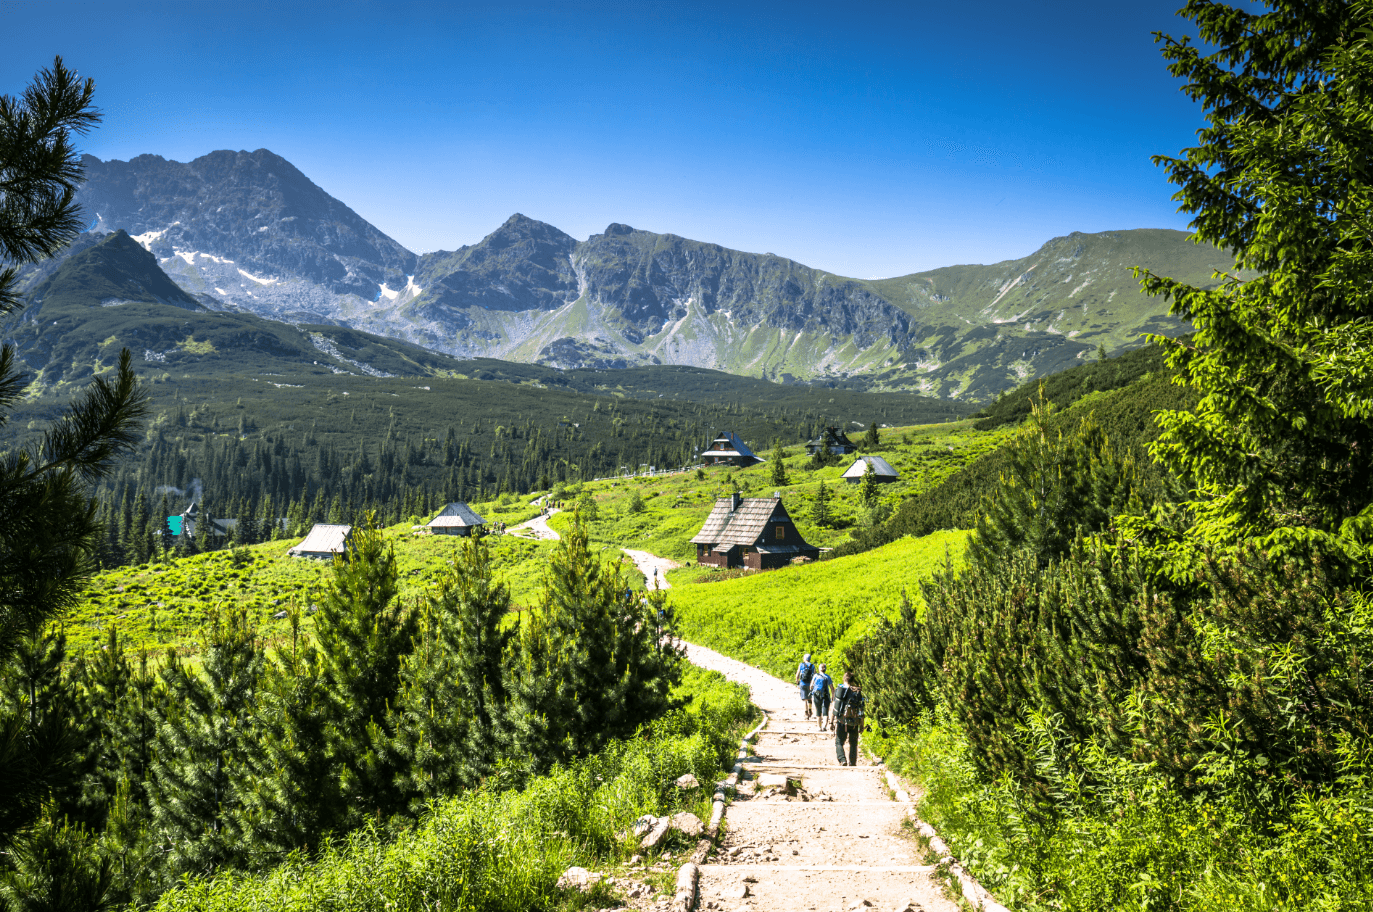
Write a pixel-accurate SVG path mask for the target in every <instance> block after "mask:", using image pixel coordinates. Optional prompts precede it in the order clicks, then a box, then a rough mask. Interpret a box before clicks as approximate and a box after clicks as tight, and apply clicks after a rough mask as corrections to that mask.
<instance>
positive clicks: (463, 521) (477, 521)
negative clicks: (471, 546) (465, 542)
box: [425, 501, 486, 535]
mask: <svg viewBox="0 0 1373 912" xmlns="http://www.w3.org/2000/svg"><path fill="white" fill-rule="evenodd" d="M484 525H486V520H484V519H482V518H481V517H480V516H478V515H477V512H476V511H475V510H473V509H472V508H471V507H469V506H468V505H467V504H465V503H462V502H461V501H457V502H454V503H451V504H449V505H448V506H446V507H444V508H443V510H442V511H441V512H440V513H439V515H438V516H435V517H434V518H433V519H431V520H429V523H428V525H427V526H426V527H425V528H427V529H428V530H429V532H430V533H431V534H433V535H471V534H472V533H473V532H476V531H479V530H480V529H481V527H482V526H484Z"/></svg>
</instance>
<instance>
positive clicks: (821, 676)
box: [810, 663, 834, 731]
mask: <svg viewBox="0 0 1373 912" xmlns="http://www.w3.org/2000/svg"><path fill="white" fill-rule="evenodd" d="M833 696H834V679H833V678H831V677H830V676H829V675H828V674H826V673H825V666H824V664H823V663H821V665H820V669H819V670H818V671H817V672H815V676H814V677H812V678H811V679H810V701H811V703H813V704H814V705H815V717H816V718H817V719H819V720H820V730H821V731H824V730H825V723H826V722H827V721H828V720H827V719H826V716H828V715H829V714H830V699H831V698H832V697H833Z"/></svg>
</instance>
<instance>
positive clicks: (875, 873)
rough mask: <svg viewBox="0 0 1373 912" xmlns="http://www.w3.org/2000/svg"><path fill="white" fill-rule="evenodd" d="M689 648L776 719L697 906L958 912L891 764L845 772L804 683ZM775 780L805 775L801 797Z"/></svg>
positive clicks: (704, 869)
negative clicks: (910, 817)
mask: <svg viewBox="0 0 1373 912" xmlns="http://www.w3.org/2000/svg"><path fill="white" fill-rule="evenodd" d="M626 553H630V554H631V556H634V555H633V553H632V552H626ZM637 562H638V561H637V558H636V563H637ZM683 645H684V646H685V648H686V654H687V658H688V659H689V660H690V661H691V662H692V663H693V664H696V665H699V666H701V667H702V668H709V669H711V670H714V671H718V672H720V673H721V674H723V675H724V676H725V677H727V678H729V679H730V680H732V681H738V682H739V683H741V684H745V685H747V686H748V687H749V688H750V689H751V690H752V692H753V702H754V704H756V705H757V706H759V707H761V708H762V709H764V710H765V711H767V713H768V715H769V716H770V718H771V721H770V722H769V723H768V726H767V727H766V728H765V729H763V731H762V732H760V733H759V736H758V740H757V744H756V745H755V747H754V751H753V756H752V757H750V758H749V759H748V761H746V766H745V772H744V774H743V775H742V776H741V777H740V788H739V793H738V795H737V797H736V799H735V801H734V803H733V804H731V805H730V806H729V809H728V810H727V812H726V815H725V818H726V821H727V824H728V825H727V827H726V832H727V835H726V836H725V838H724V841H723V842H722V843H721V846H720V848H719V850H718V851H717V852H716V853H715V855H714V856H713V857H712V858H710V859H709V860H707V862H706V863H705V864H704V865H702V866H701V881H700V899H699V901H698V905H697V908H698V909H700V910H728V912H849V910H853V909H854V908H855V907H856V906H860V905H862V906H863V908H864V909H865V910H866V909H867V908H869V907H871V909H872V912H896V910H906V909H911V910H926V912H957V909H958V906H957V905H956V904H955V903H954V902H953V901H952V900H950V899H948V898H947V897H946V896H945V895H944V893H943V891H942V889H941V887H940V885H939V883H938V882H937V881H935V880H934V879H933V878H932V876H931V873H932V871H933V867H932V866H930V865H926V864H924V863H923V860H922V856H921V852H920V849H919V847H918V846H917V845H916V844H915V842H914V841H913V840H911V839H909V838H908V837H907V836H906V835H905V833H904V832H903V831H902V829H901V822H902V820H903V819H904V817H905V815H906V808H905V807H904V806H903V805H900V804H897V803H896V802H894V801H892V800H890V798H889V797H888V795H887V789H886V785H885V782H884V780H883V778H882V773H883V771H884V770H885V767H883V766H871V765H869V764H868V761H867V760H866V759H860V761H859V765H858V766H856V767H841V766H839V765H838V764H837V763H836V761H835V754H834V736H833V735H832V734H831V733H829V732H820V731H819V730H818V728H817V726H816V723H815V722H814V721H813V720H807V719H806V718H805V712H804V710H803V708H802V704H801V698H800V695H799V694H798V692H797V688H796V686H795V685H794V684H789V683H787V682H786V681H781V680H779V679H777V678H774V677H773V676H772V675H770V674H768V673H767V672H765V671H762V670H760V669H757V668H754V667H753V666H751V665H747V664H745V663H743V662H739V661H736V660H734V659H731V658H727V657H726V656H723V655H720V654H719V653H718V652H714V651H712V650H709V649H706V648H704V647H701V646H695V645H693V644H690V643H684V644H683ZM798 658H799V657H798ZM774 773H781V774H784V775H785V776H787V777H788V778H790V779H797V778H799V779H800V780H801V793H800V794H798V795H797V796H796V797H788V796H787V795H786V794H785V793H784V792H781V791H772V790H757V789H756V788H755V787H756V785H757V782H758V777H759V776H760V775H762V774H774ZM744 886H747V888H748V889H747V890H744V889H742V888H743V887H744ZM741 894H746V895H741ZM865 901H866V902H865Z"/></svg>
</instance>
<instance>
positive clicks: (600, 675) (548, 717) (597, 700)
mask: <svg viewBox="0 0 1373 912" xmlns="http://www.w3.org/2000/svg"><path fill="white" fill-rule="evenodd" d="M657 630H658V627H657V618H656V616H655V614H654V610H653V609H652V608H651V607H650V606H649V605H648V604H647V602H646V601H644V600H641V599H635V598H634V597H633V596H632V593H631V592H630V591H629V589H628V586H627V584H626V582H625V579H624V576H623V575H622V573H621V572H620V569H619V565H618V564H603V563H601V562H600V561H599V560H598V559H597V558H596V557H595V556H594V555H593V554H592V552H591V549H590V544H589V540H588V536H587V531H586V526H585V525H584V523H582V522H581V521H580V520H578V521H575V522H574V524H573V527H572V529H571V531H570V532H569V533H568V534H567V535H566V536H565V537H564V538H563V539H562V541H561V542H560V543H559V544H558V547H557V548H556V549H555V550H554V552H553V554H552V556H551V558H550V560H549V566H548V571H547V576H546V577H545V581H544V591H543V597H542V602H541V605H540V610H539V611H538V612H536V613H534V614H533V616H532V617H531V618H530V619H529V621H528V622H527V624H526V625H524V626H522V628H521V631H520V650H519V658H518V664H517V670H516V673H515V676H514V679H513V680H512V681H511V696H512V700H511V716H510V718H511V725H512V744H513V749H512V750H511V752H510V754H509V759H510V761H511V763H512V764H515V765H522V766H524V767H525V769H526V770H529V771H539V770H542V769H546V768H548V766H550V765H552V764H553V763H558V762H566V761H568V760H570V759H572V758H574V757H580V756H586V755H588V754H591V753H594V752H595V751H597V750H599V749H600V748H601V747H603V746H604V745H605V744H606V743H607V742H609V741H610V740H611V739H614V738H626V737H629V736H630V735H632V734H633V733H634V732H635V730H636V729H637V728H638V727H639V726H640V725H642V724H644V723H645V722H648V721H650V720H652V719H653V718H655V717H657V716H658V715H660V714H662V713H663V712H665V711H666V710H667V709H669V708H670V707H671V706H672V700H671V697H670V696H669V692H670V689H671V687H672V685H673V684H674V683H675V682H676V681H677V680H678V678H679V676H680V673H681V672H680V658H681V655H680V653H679V652H678V651H677V649H676V648H674V647H672V646H670V645H667V644H666V643H664V642H663V641H662V640H661V639H660V638H659V637H658V635H657Z"/></svg>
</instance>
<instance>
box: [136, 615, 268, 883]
mask: <svg viewBox="0 0 1373 912" xmlns="http://www.w3.org/2000/svg"><path fill="white" fill-rule="evenodd" d="M207 635H208V641H207V643H206V647H205V650H204V651H203V652H202V654H201V662H200V667H199V668H196V667H192V666H191V665H190V664H189V663H187V662H186V661H185V660H184V659H182V658H181V657H180V656H179V655H177V654H176V653H175V652H168V654H167V659H166V662H165V663H164V664H163V666H162V669H161V677H162V682H163V684H164V686H165V687H166V689H167V699H166V700H165V701H159V702H158V704H157V706H156V707H155V710H154V711H155V713H156V718H157V722H158V725H157V740H156V747H155V749H154V752H153V762H152V772H153V781H152V787H151V804H152V811H153V818H154V821H155V823H156V827H157V829H158V830H159V831H160V833H161V837H162V839H163V840H165V841H166V844H167V859H166V862H165V867H166V869H167V872H168V873H169V874H170V875H171V877H172V878H175V877H178V876H180V875H182V874H196V875H203V874H209V873H213V872H214V871H216V870H219V869H220V868H222V867H234V866H236V865H238V864H241V863H242V862H243V861H244V853H245V850H246V849H247V845H246V844H245V842H244V840H243V839H242V833H241V831H240V828H239V826H238V820H237V816H238V815H237V812H238V810H239V807H240V804H241V801H240V795H239V792H238V780H239V774H240V771H241V769H242V768H243V765H244V763H245V762H246V759H247V756H248V753H249V751H250V749H251V747H250V745H251V741H250V735H249V732H248V730H247V726H246V725H245V724H244V723H245V721H246V720H247V719H249V718H250V717H251V714H252V707H253V701H254V700H255V698H256V694H257V687H258V682H259V679H260V677H261V674H262V653H261V650H260V648H259V644H258V642H257V639H256V635H255V632H254V631H253V629H252V627H251V625H250V624H249V622H248V620H247V618H246V617H244V615H243V614H242V613H241V612H226V613H224V614H222V615H217V616H216V617H215V620H214V623H213V625H212V626H211V628H210V629H209V630H208V631H207Z"/></svg>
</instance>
